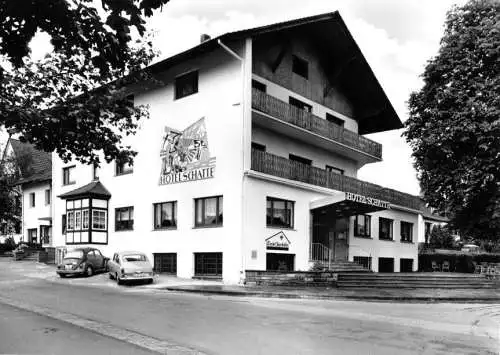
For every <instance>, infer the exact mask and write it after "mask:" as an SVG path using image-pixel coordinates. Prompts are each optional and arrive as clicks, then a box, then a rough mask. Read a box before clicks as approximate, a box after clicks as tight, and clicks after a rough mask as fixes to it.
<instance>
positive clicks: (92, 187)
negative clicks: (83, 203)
mask: <svg viewBox="0 0 500 355" xmlns="http://www.w3.org/2000/svg"><path fill="white" fill-rule="evenodd" d="M57 197H59V198H61V199H63V200H76V199H79V198H99V199H103V200H109V199H110V198H111V193H110V192H109V191H108V189H106V188H105V187H104V185H103V184H102V183H101V182H100V181H99V180H94V181H92V182H91V183H89V184H87V185H84V186H82V187H79V188H77V189H74V190H72V191H69V192H66V193H64V194H62V195H59V196H57Z"/></svg>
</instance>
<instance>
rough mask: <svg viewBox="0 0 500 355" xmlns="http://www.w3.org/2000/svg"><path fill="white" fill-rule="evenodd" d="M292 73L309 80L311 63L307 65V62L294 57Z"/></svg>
mask: <svg viewBox="0 0 500 355" xmlns="http://www.w3.org/2000/svg"><path fill="white" fill-rule="evenodd" d="M292 71H293V72H294V73H295V74H297V75H300V76H301V77H303V78H306V79H307V78H308V77H309V63H307V61H306V60H304V59H302V58H299V57H297V56H296V55H294V56H293V59H292Z"/></svg>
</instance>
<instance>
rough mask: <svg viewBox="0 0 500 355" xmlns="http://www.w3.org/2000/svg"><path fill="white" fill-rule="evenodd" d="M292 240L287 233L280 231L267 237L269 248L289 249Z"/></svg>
mask: <svg viewBox="0 0 500 355" xmlns="http://www.w3.org/2000/svg"><path fill="white" fill-rule="evenodd" d="M289 246H290V241H289V240H288V238H287V237H286V235H285V233H283V232H279V233H276V234H274V235H272V236H270V237H269V238H267V239H266V249H267V250H288V248H289Z"/></svg>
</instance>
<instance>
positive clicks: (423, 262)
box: [418, 253, 500, 273]
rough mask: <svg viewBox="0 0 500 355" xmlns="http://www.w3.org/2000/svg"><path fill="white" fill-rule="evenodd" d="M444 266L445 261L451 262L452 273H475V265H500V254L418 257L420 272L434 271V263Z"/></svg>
mask: <svg viewBox="0 0 500 355" xmlns="http://www.w3.org/2000/svg"><path fill="white" fill-rule="evenodd" d="M433 260H434V261H436V263H437V264H438V265H442V264H443V261H445V260H448V261H449V262H450V271H453V272H469V273H472V272H474V268H475V267H474V264H480V263H500V254H474V255H471V254H437V253H436V254H421V255H419V256H418V268H419V271H432V261H433Z"/></svg>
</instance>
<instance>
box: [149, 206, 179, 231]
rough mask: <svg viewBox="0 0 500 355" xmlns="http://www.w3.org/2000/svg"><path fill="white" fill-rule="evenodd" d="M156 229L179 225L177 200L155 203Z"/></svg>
mask: <svg viewBox="0 0 500 355" xmlns="http://www.w3.org/2000/svg"><path fill="white" fill-rule="evenodd" d="M153 206H154V226H153V227H154V229H164V228H176V227H177V202H175V201H173V202H163V203H155V204H154V205H153Z"/></svg>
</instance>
